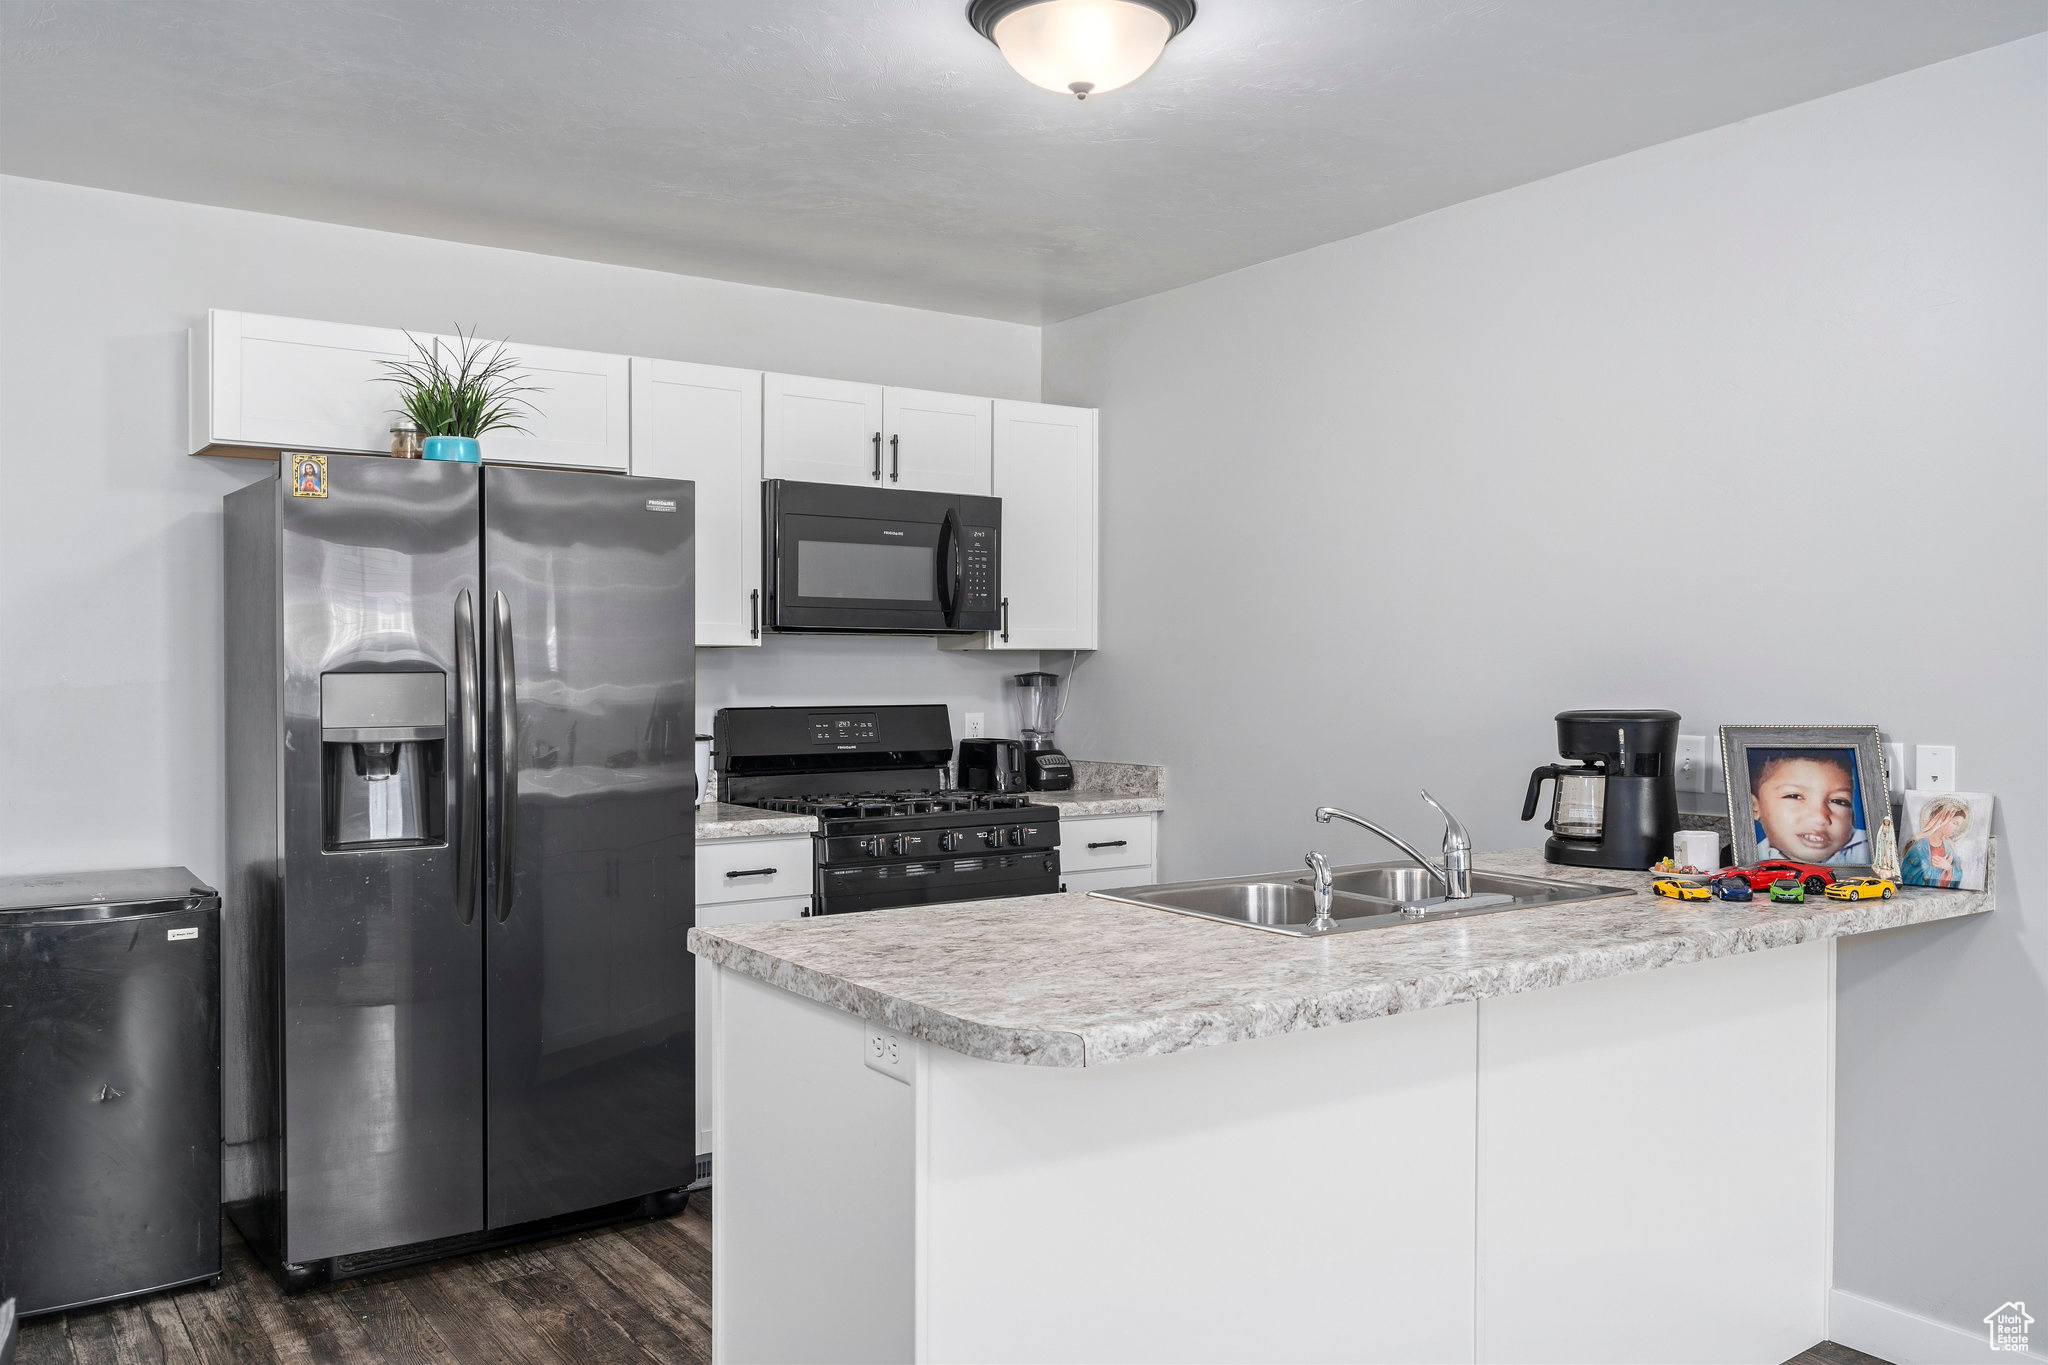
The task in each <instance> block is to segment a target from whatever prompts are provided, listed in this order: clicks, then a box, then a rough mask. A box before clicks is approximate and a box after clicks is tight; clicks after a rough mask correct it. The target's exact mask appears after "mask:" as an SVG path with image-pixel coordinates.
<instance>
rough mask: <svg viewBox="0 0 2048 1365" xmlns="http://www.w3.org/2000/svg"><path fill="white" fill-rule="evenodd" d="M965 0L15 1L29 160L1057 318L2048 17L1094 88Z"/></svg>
mask: <svg viewBox="0 0 2048 1365" xmlns="http://www.w3.org/2000/svg"><path fill="white" fill-rule="evenodd" d="M964 10H965V3H964V0H0V170H4V171H6V172H8V173H10V174H16V175H23V176H31V177H37V178H42V179H48V180H62V181H70V182H74V183H78V184H85V185H96V186H102V187H105V188H110V189H119V190H128V191H133V192H136V193H141V194H150V195H158V196H162V197H165V198H172V199H185V200H194V201H198V202H202V203H209V204H222V205H228V206H232V207H237V208H248V209H258V210H262V211H265V212H270V213H282V214H289V215H293V216H296V217H303V218H314V219H324V220H328V221H333V222H342V223H354V224H359V225H362V226H366V227H376V228H384V229H389V230H392V231H397V232H407V233H417V234H421V235H425V236H431V237H444V238H451V239H455V240H459V241H467V242H481V243H487V244H491V245H497V246H506V247H517V248H522V249H525V250H530V251H541V252H549V253H553V254H556V255H566V256H577V257H586V258H590V259H593V260H603V261H615V262H621V263H625V264H631V265H642V266H651V267H655V268H658V269H662V270H673V271H680V272H683V273H687V274H695V275H708V276H714V277H718V278H723V279H731V280H742V281H747V282H751V283H758V284H770V285H780V286H785V287H789V288H794V289H806V290H814V291H817V292H821V293H828V294H841V295H847V296H851V297H856V298H865V299H878V300H883V301H887V302H893V303H903V304H911V305H915V306H919V307H925V308H937V309H944V310H947V311H951V312H960V313H972V314H980V315H984V316H989V317H998V318H1008V319H1013V320H1018V321H1024V322H1042V321H1053V320H1058V319H1061V318H1066V317H1071V316H1073V315H1075V314H1078V313H1083V312H1087V311H1090V310H1092V309H1095V308H1100V307H1103V306H1105V305H1107V304H1110V303H1115V302H1117V301H1119V300H1122V299H1128V298H1135V297H1138V296H1141V295H1144V294H1149V293H1154V292H1157V291H1158V290H1161V289H1168V288H1171V287H1173V286H1175V285H1179V284H1185V283H1188V282H1190V281H1193V280H1197V279H1202V278H1206V277H1208V276H1211V275H1215V274H1219V273H1221V272H1223V271H1227V270H1232V269H1236V268H1238V267H1240V266H1244V265H1249V264H1251V263H1253V262H1256V261H1261V260H1266V259H1270V258H1272V257H1274V256H1280V255H1285V254H1287V253H1289V252H1293V251H1299V250H1301V249H1303V248H1305V247H1309V246H1313V245H1316V244H1317V243H1321V242H1327V241H1332V240H1335V239H1337V238H1340V237H1348V236H1351V235H1352V234H1354V233H1359V232H1364V231H1367V230H1369V229H1371V228H1375V227H1380V226H1383V225H1385V224H1387V223H1391V222H1396V221H1399V220H1400V219H1403V218H1409V217H1413V216H1414V215H1416V214H1419V213H1426V212H1428V211H1430V210H1432V209H1436V208H1441V207H1443V206H1444V205H1447V204H1453V203H1457V202H1459V201H1461V200H1466V199H1470V198H1473V197H1475V196H1478V195H1482V194H1487V193H1490V192H1492V191H1495V190H1500V189H1504V188H1507V187H1508V186H1511V185H1516V184H1521V183H1524V182H1527V181H1530V180H1534V179H1538V178H1541V177H1543V176H1547V175H1552V174H1555V173H1557V172H1559V171H1562V170H1566V169H1569V168H1571V167H1573V166H1580V165H1585V164H1587V163H1589V162H1593V161H1598V160H1601V159H1604V158H1606V157H1611V156H1615V155H1617V154H1619V153H1622V152H1626V151H1630V150H1632V149H1634V148H1638V147H1644V146H1649V145H1651V144H1653V143H1658V142H1663V141H1667V140H1669V139H1671V138H1675V137H1680V136H1683V135H1685V134H1687V133H1692V132H1697V131H1700V130H1702V129H1706V128H1712V127H1717V126H1720V125H1722V124H1726V123H1731V122H1734V121H1736V120H1738V119H1742V118H1746V117H1749V116H1751V115H1754V114H1758V113H1762V112H1765V111H1767V110H1771V109H1777V108H1782V107H1784V106H1786V105H1789V104H1795V103H1798V102H1800V101H1803V100H1808V99H1813V98H1816V97H1818V96H1821V95H1826V94H1830V93H1832V92H1834V91H1837V90H1843V89H1847V88H1849V87H1851V86H1855V85H1861V84H1864V83H1866V82H1868V81H1872V80H1877V79H1879V78H1881V77H1884V76H1888V75H1892V74H1895V73H1897V72H1900V71H1904V70H1908V69H1910V68H1913V67H1916V66H1923V65H1926V64H1928V63H1930V62H1936V61H1940V60H1943V59H1945V58H1948V57H1952V56H1957V55H1960V54H1962V53H1965V52H1970V51H1974V50H1977V49H1979V48H1983V47H1988V46H1991V45H1993V44H1996V43H2001V42H2007V41H2010V40H2013V39H2016V38H2019V37H2022V36H2025V35H2026V34H2029V33H2035V32H2039V31H2041V30H2043V29H2044V28H2048V0H1201V12H1200V14H1199V15H1198V17H1197V18H1196V20H1195V22H1194V25H1193V26H1192V27H1191V28H1190V29H1189V30H1188V31H1187V32H1186V33H1185V34H1183V35H1182V36H1181V37H1180V38H1179V39H1178V40H1176V41H1175V43H1174V44H1173V45H1172V46H1171V47H1170V48H1169V49H1168V50H1167V54H1166V56H1165V58H1164V59H1163V60H1162V61H1161V62H1160V64H1159V66H1158V67H1157V68H1156V69H1154V70H1153V71H1152V73H1151V74H1149V75H1148V76H1146V77H1144V78H1143V79H1141V80H1140V81H1138V82H1137V83H1136V84H1135V85H1132V86H1130V87H1128V88H1126V89H1124V90H1122V91H1117V92H1114V93H1112V94H1109V95H1104V96H1100V97H1097V98H1095V99H1091V100H1088V101H1087V102H1085V103H1081V102H1077V101H1074V100H1071V99H1065V98H1062V97H1060V96H1057V95H1052V94H1048V93H1047V92H1045V91H1042V90H1039V89H1037V88H1035V87H1033V86H1030V85H1027V84H1026V83H1025V82H1024V81H1023V80H1022V79H1021V78H1019V77H1018V76H1016V75H1015V74H1014V73H1012V72H1011V71H1010V70H1009V69H1008V68H1007V67H1006V66H1005V65H1004V64H1003V61H1002V59H1001V57H1000V55H999V54H998V53H997V52H996V51H995V49H994V48H993V47H991V46H990V45H989V44H988V43H987V42H986V41H985V40H984V39H982V38H981V37H979V36H978V35H977V34H975V33H974V31H973V30H972V29H970V28H969V27H968V26H967V23H966V21H965V19H964V17H963V14H964Z"/></svg>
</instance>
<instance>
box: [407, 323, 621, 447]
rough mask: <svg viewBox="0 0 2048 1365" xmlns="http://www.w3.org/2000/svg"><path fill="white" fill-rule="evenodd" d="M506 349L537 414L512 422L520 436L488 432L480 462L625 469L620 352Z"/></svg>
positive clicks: (515, 345) (508, 345) (518, 346)
mask: <svg viewBox="0 0 2048 1365" xmlns="http://www.w3.org/2000/svg"><path fill="white" fill-rule="evenodd" d="M447 339H448V340H452V338H447ZM505 354H507V355H508V356H510V357H511V358H512V363H513V364H514V365H515V366H516V367H518V369H519V371H520V372H521V373H523V374H524V375H525V379H524V380H523V381H522V382H523V383H525V384H527V385H529V386H530V387H531V388H532V389H533V390H534V391H533V392H532V393H524V394H521V395H519V396H520V397H521V398H523V399H525V400H526V401H527V402H528V403H530V404H532V405H533V408H534V412H535V413H537V414H538V415H537V416H536V415H528V416H525V417H522V418H520V419H519V425H520V426H522V427H525V428H526V434H524V435H521V434H519V433H517V432H507V431H494V432H491V433H490V434H489V435H487V436H484V437H481V438H480V440H479V444H480V445H481V446H482V448H483V457H484V460H485V461H486V462H487V463H492V464H542V465H558V466H561V467H562V468H565V469H612V470H617V471H618V472H619V473H622V474H623V473H625V472H626V469H627V467H628V466H629V464H630V462H631V461H630V458H629V455H630V450H631V446H630V444H629V442H630V441H631V439H632V437H631V434H630V426H631V422H630V419H629V417H628V414H629V412H630V411H631V407H630V399H629V397H628V389H629V381H628V377H627V371H628V364H627V359H626V357H625V356H622V355H606V354H604V353H603V352H600V351H564V350H560V349H558V348H556V347H553V346H525V345H521V344H520V343H518V342H516V341H515V342H507V343H506V345H505ZM385 444H387V445H388V444H389V442H388V441H387V442H386V443H385Z"/></svg>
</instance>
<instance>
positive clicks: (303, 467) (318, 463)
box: [285, 455, 327, 498]
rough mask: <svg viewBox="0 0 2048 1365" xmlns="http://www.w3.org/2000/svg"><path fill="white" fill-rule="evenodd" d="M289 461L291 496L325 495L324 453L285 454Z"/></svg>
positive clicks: (325, 468) (325, 469) (325, 471)
mask: <svg viewBox="0 0 2048 1365" xmlns="http://www.w3.org/2000/svg"><path fill="white" fill-rule="evenodd" d="M285 458H286V459H287V460H289V461H291V464H290V466H289V468H290V469H291V472H292V496H293V497H295V498H324V497H326V496H327V457H326V456H325V455H287V456H285Z"/></svg>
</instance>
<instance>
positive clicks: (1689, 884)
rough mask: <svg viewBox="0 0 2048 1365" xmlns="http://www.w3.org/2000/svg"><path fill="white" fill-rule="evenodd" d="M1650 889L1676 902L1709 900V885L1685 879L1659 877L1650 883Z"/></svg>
mask: <svg viewBox="0 0 2048 1365" xmlns="http://www.w3.org/2000/svg"><path fill="white" fill-rule="evenodd" d="M1650 889H1651V890H1652V891H1654V892H1656V893H1657V894H1658V895H1660V896H1669V897H1671V899H1673V900H1675V901H1703V900H1705V899H1706V898H1707V884H1706V883H1705V882H1696V881H1691V880H1688V879H1684V878H1679V879H1673V878H1671V877H1659V878H1658V879H1657V880H1656V881H1654V882H1651V883H1650Z"/></svg>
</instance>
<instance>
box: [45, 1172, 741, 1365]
mask: <svg viewBox="0 0 2048 1365" xmlns="http://www.w3.org/2000/svg"><path fill="white" fill-rule="evenodd" d="M710 1211H711V1202H710V1196H709V1195H708V1194H704V1193H699V1194H695V1195H692V1196H691V1197H690V1206H689V1207H688V1208H687V1209H685V1210H684V1211H683V1212H682V1213H680V1214H677V1215H676V1216H675V1217H673V1218H665V1219H659V1220H656V1221H652V1222H639V1223H624V1224H619V1225H617V1226H614V1227H608V1228H598V1229H594V1230H591V1231H587V1232H577V1233H571V1234H569V1235H567V1236H563V1237H557V1238H554V1239H552V1240H549V1241H545V1242H529V1243H527V1244H525V1245H523V1246H517V1247H505V1248H503V1249H501V1250H498V1251H483V1252H478V1253H477V1254H476V1255H473V1256H464V1257H461V1258H459V1259H456V1260H450V1261H438V1262H435V1263H434V1264H432V1265H423V1266H413V1267H410V1268H408V1269H403V1270H392V1271H387V1272H385V1273H384V1274H381V1275H373V1276H370V1277H368V1278H366V1279H360V1280H351V1281H349V1282H347V1283H345V1284H339V1285H335V1286H333V1287H332V1288H329V1289H318V1290H312V1291H310V1292H308V1293H305V1294H300V1295H297V1296H296V1297H292V1298H287V1297H285V1295H284V1294H283V1293H282V1292H281V1291H280V1290H279V1289H278V1287H277V1283H276V1282H275V1281H274V1280H272V1279H271V1278H270V1277H269V1275H268V1274H266V1273H265V1272H264V1271H263V1269H262V1268H261V1267H260V1266H258V1265H257V1264H256V1261H255V1258H254V1257H252V1256H251V1255H250V1254H249V1249H248V1248H247V1247H246V1246H244V1245H243V1244H242V1240H241V1238H240V1237H239V1236H237V1235H236V1233H235V1231H234V1228H233V1226H232V1225H230V1224H228V1223H226V1222H225V1221H223V1223H222V1231H221V1238H222V1243H223V1248H222V1252H223V1254H222V1268H221V1278H220V1283H219V1285H217V1286H215V1287H212V1288H208V1287H206V1286H204V1285H200V1286H195V1287H193V1288H190V1289H179V1290H173V1291H171V1292H169V1293H164V1294H152V1295H150V1296H148V1297H147V1298H142V1299H131V1300H129V1301H128V1302H125V1303H119V1304H113V1305H110V1306H107V1307H104V1308H92V1309H85V1310H82V1311H80V1312H76V1313H66V1314H63V1315H60V1316H57V1317H49V1318H37V1319H35V1320H34V1321H32V1322H29V1323H25V1324H23V1326H22V1329H21V1344H20V1348H19V1354H18V1355H17V1357H16V1362H17V1365H64V1363H65V1362H76V1365H133V1363H134V1362H156V1361H166V1362H197V1361H203V1362H206V1365H215V1362H221V1363H222V1365H225V1363H226V1362H236V1363H237V1365H240V1362H244V1361H256V1362H261V1361H278V1362H289V1365H326V1362H350V1363H351V1365H354V1363H355V1362H362V1365H371V1363H372V1362H374V1363H375V1365H383V1363H384V1362H389V1361H427V1362H438V1363H439V1365H451V1363H452V1365H470V1363H471V1362H500V1361H520V1362H533V1363H534V1365H543V1363H546V1365H552V1363H553V1362H558V1361H563V1362H566V1361H576V1362H588V1363H589V1365H612V1363H613V1362H619V1363H620V1365H627V1363H628V1362H630V1363H631V1365H646V1362H648V1361H658V1362H663V1363H664V1365H667V1362H683V1361H708V1360H710V1359H711V1220H710Z"/></svg>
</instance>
